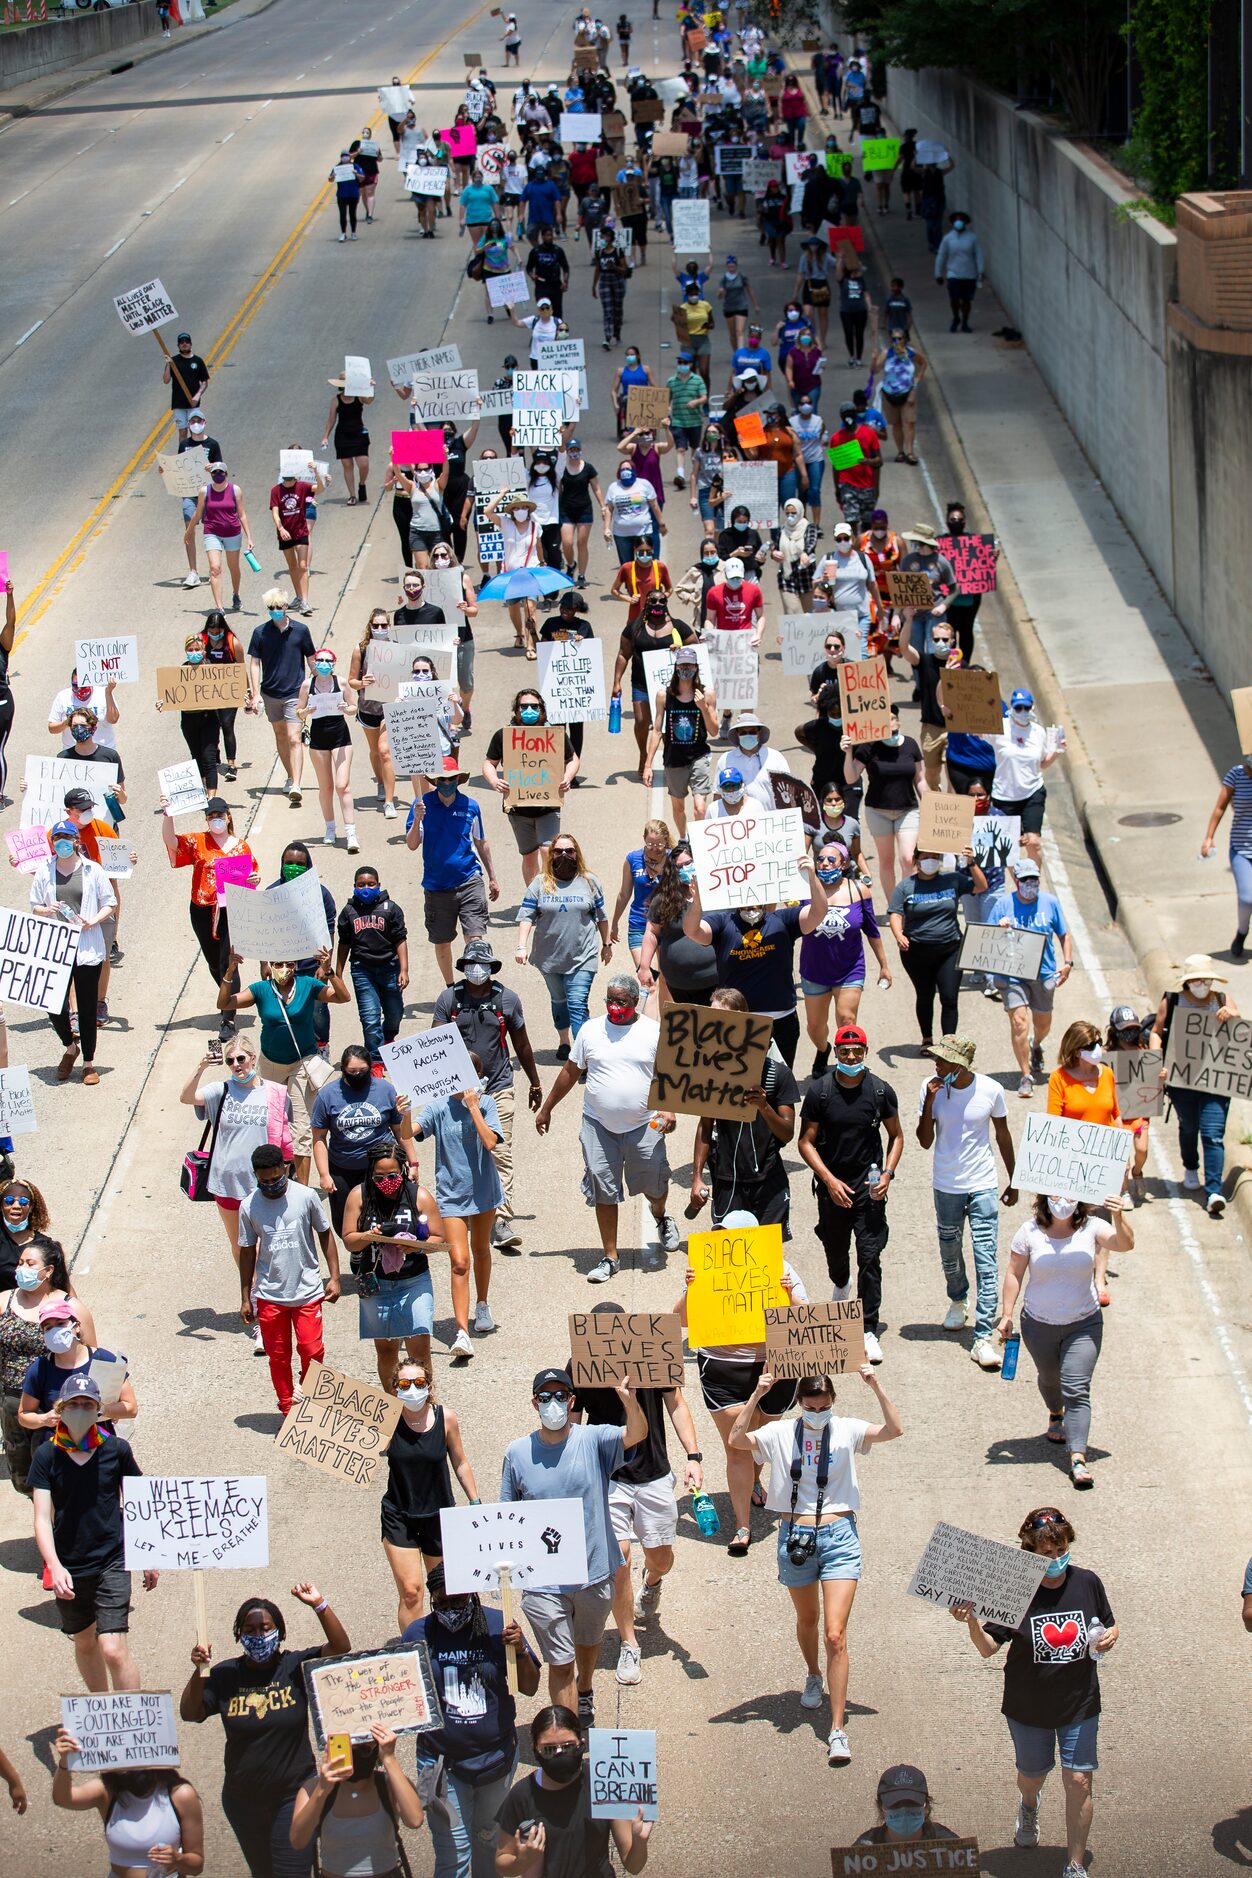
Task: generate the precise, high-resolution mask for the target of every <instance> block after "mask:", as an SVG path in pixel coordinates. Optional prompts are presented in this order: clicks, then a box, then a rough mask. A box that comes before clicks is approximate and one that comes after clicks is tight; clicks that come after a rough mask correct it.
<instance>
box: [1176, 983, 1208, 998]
mask: <svg viewBox="0 0 1252 1878" xmlns="http://www.w3.org/2000/svg"><path fill="white" fill-rule="evenodd" d="M1212 989H1213V981H1212V979H1211V978H1189V979H1188V980H1187V982H1186V984H1185V985H1184V986H1183V990H1184V991H1189V992H1190V993H1191V995H1192V997H1193V998H1207V997H1208V995H1209V993H1210V992H1211V991H1212Z"/></svg>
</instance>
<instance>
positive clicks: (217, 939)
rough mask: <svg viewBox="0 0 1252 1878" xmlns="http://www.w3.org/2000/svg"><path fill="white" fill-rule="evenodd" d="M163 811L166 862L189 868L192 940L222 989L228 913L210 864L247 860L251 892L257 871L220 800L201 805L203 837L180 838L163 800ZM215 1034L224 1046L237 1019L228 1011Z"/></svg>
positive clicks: (227, 956)
mask: <svg viewBox="0 0 1252 1878" xmlns="http://www.w3.org/2000/svg"><path fill="white" fill-rule="evenodd" d="M161 808H162V810H163V811H164V813H163V814H162V817H161V839H162V841H164V843H165V852H166V853H167V854H168V855H169V857H170V866H171V867H189V868H191V870H192V874H191V908H190V912H191V930H192V931H193V932H194V934H195V935H196V939H197V941H198V943H199V946H200V950H201V952H202V953H203V955H204V962H205V964H206V965H207V966H208V968H209V971H210V972H211V973H212V975H213V982H214V984H216V985H220V984H221V982H222V980H223V978H225V977H226V976H227V973H228V971H229V969H230V960H231V957H232V954H231V946H230V926H229V924H228V921H227V915H226V908H225V907H224V906H220V907H219V905H218V904H217V882H216V878H215V869H214V863H215V862H216V861H217V860H219V859H221V858H223V857H224V856H226V855H246V856H247V857H248V859H249V860H250V861H252V872H251V874H250V875H249V876H248V883H247V884H248V885H249V886H250V887H255V886H256V885H257V883H258V882H259V881H260V878H261V874H260V870H259V868H258V867H257V865H256V861H255V858H254V856H253V853H252V850H251V848H250V847H249V846H248V844H247V842H246V841H243V840H241V839H240V837H239V836H237V835H236V833H235V822H234V817H233V815H232V814H231V810H230V804H229V803H228V802H225V801H224V800H223V799H222V797H221V796H210V798H209V800H208V801H207V802H206V803H205V805H204V814H205V824H204V826H205V832H204V833H203V834H202V835H180V834H179V833H178V831H177V829H176V828H175V826H174V821H173V817H172V816H171V815H170V813H169V806H168V804H167V803H166V801H165V799H164V797H162V799H161ZM220 1008H221V1007H220V1006H219V1009H220ZM217 1034H218V1037H219V1038H220V1040H221V1041H222V1042H223V1043H225V1042H226V1040H227V1038H228V1037H233V1036H234V1034H235V1019H234V1015H233V1013H232V1012H230V1011H227V1013H226V1015H225V1016H224V1017H223V1018H222V1022H221V1026H220V1028H219V1030H218V1033H217Z"/></svg>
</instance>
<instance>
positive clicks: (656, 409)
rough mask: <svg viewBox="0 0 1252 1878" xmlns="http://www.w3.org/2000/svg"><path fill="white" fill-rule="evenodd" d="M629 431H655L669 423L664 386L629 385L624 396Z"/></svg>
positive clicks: (667, 401)
mask: <svg viewBox="0 0 1252 1878" xmlns="http://www.w3.org/2000/svg"><path fill="white" fill-rule="evenodd" d="M626 422H627V424H628V426H629V427H630V429H631V430H656V429H657V428H658V427H659V426H660V425H662V424H668V423H669V391H668V389H667V388H666V386H664V385H631V386H630V388H629V390H628V392H627V396H626Z"/></svg>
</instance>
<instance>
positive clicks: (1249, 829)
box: [1222, 763, 1252, 854]
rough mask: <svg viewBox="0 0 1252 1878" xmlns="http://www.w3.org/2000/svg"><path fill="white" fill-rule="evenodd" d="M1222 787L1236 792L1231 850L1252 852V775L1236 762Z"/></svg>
mask: <svg viewBox="0 0 1252 1878" xmlns="http://www.w3.org/2000/svg"><path fill="white" fill-rule="evenodd" d="M1222 788H1223V789H1230V790H1233V792H1234V800H1233V801H1232V803H1231V805H1230V814H1231V823H1230V852H1231V853H1232V854H1252V776H1250V775H1249V774H1248V771H1247V770H1246V768H1245V767H1244V765H1243V764H1242V763H1236V764H1235V765H1234V767H1233V768H1232V769H1228V770H1227V771H1226V774H1225V775H1224V776H1223V777H1222Z"/></svg>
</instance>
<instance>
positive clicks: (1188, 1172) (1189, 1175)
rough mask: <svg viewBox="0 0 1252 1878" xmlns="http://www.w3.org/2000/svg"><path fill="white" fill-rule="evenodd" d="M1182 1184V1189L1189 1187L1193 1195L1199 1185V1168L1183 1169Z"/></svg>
mask: <svg viewBox="0 0 1252 1878" xmlns="http://www.w3.org/2000/svg"><path fill="white" fill-rule="evenodd" d="M1182 1184H1183V1186H1184V1187H1190V1188H1191V1190H1192V1192H1193V1193H1194V1191H1195V1189H1196V1188H1197V1187H1198V1186H1199V1185H1200V1170H1199V1168H1198V1167H1184V1168H1183V1170H1182Z"/></svg>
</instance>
